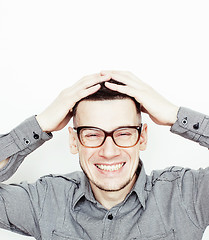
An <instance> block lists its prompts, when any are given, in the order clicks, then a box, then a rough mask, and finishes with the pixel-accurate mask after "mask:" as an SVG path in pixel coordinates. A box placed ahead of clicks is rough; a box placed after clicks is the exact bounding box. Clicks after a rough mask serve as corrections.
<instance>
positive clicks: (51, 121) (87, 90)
mask: <svg viewBox="0 0 209 240" xmlns="http://www.w3.org/2000/svg"><path fill="white" fill-rule="evenodd" d="M110 79H111V77H110V76H109V75H105V76H101V75H100V74H99V73H98V74H93V75H88V76H85V77H83V78H82V79H81V80H80V81H78V82H77V83H75V84H74V85H73V86H71V87H69V88H66V89H64V90H63V91H62V92H61V93H60V94H59V96H58V97H57V98H56V99H55V100H54V102H53V103H52V104H51V105H50V106H49V107H48V108H46V110H44V111H43V112H42V113H41V114H39V115H37V116H36V119H37V121H38V123H39V125H40V127H41V128H42V130H43V131H44V132H53V131H58V130H61V129H62V128H64V127H65V126H66V125H67V124H68V122H69V121H70V119H71V118H72V109H73V107H74V105H75V104H76V102H78V101H80V100H81V99H82V98H85V97H87V96H89V95H91V94H93V93H95V92H97V91H98V90H99V88H100V87H101V85H100V83H101V82H104V81H108V80H110Z"/></svg>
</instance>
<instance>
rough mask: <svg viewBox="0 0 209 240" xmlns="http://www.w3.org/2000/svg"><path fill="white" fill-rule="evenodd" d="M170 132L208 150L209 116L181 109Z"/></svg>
mask: <svg viewBox="0 0 209 240" xmlns="http://www.w3.org/2000/svg"><path fill="white" fill-rule="evenodd" d="M171 132H173V133H176V134H178V135H180V136H182V137H185V138H187V139H190V140H192V141H195V142H198V143H199V144H200V145H201V146H204V147H207V148H209V116H207V115H205V114H202V113H198V112H195V111H193V110H190V109H188V108H184V107H181V108H180V109H179V111H178V114H177V121H176V122H175V123H174V124H173V125H172V127H171Z"/></svg>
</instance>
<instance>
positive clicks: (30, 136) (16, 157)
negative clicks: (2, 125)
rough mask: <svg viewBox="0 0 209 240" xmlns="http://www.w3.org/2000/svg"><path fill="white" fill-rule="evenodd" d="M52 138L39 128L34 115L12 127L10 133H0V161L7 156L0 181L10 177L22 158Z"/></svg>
mask: <svg viewBox="0 0 209 240" xmlns="http://www.w3.org/2000/svg"><path fill="white" fill-rule="evenodd" d="M51 138H52V134H50V133H45V132H43V131H42V129H41V128H40V126H39V124H38V122H37V120H36V117H35V116H32V117H30V118H28V119H26V120H25V121H24V122H22V123H21V124H20V125H19V126H17V127H16V128H14V129H13V130H12V131H11V132H10V133H8V134H4V135H0V161H2V160H4V159H7V158H9V161H8V163H7V165H6V166H4V167H3V168H2V169H1V170H0V182H2V181H5V180H7V179H8V178H9V177H11V176H12V175H13V174H14V172H15V171H16V170H17V168H18V167H19V166H20V164H21V163H22V161H23V160H24V158H25V157H26V156H27V155H28V154H30V153H31V152H33V151H34V150H35V149H36V148H38V147H40V146H41V145H42V144H43V143H44V142H45V141H47V140H49V139H51Z"/></svg>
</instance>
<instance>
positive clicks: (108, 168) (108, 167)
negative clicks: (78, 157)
mask: <svg viewBox="0 0 209 240" xmlns="http://www.w3.org/2000/svg"><path fill="white" fill-rule="evenodd" d="M124 165H125V163H119V164H116V165H103V164H96V166H97V168H99V169H101V170H105V171H109V172H113V171H117V170H119V169H120V168H122V167H123V166H124Z"/></svg>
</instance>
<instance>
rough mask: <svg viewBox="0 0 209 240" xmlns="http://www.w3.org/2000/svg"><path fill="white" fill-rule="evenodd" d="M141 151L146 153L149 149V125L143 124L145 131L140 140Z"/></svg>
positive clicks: (142, 132)
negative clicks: (147, 148)
mask: <svg viewBox="0 0 209 240" xmlns="http://www.w3.org/2000/svg"><path fill="white" fill-rule="evenodd" d="M139 141H140V143H139V150H140V151H144V150H145V149H146V147H147V124H146V123H145V124H143V129H142V131H141V135H140V139H139Z"/></svg>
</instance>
